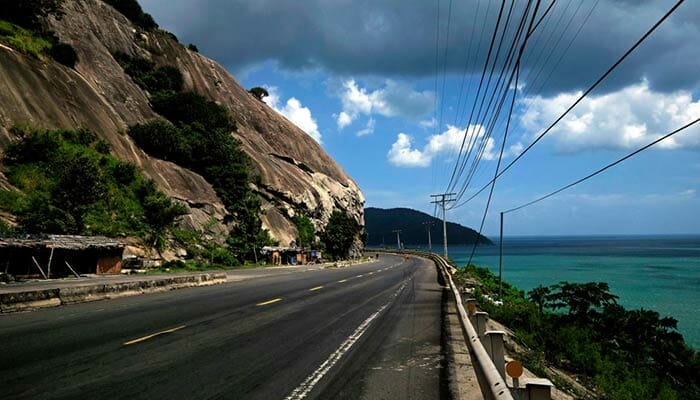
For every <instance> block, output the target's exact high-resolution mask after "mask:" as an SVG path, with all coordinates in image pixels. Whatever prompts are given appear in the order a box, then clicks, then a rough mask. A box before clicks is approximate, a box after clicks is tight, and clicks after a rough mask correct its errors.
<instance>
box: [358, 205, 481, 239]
mask: <svg viewBox="0 0 700 400" xmlns="http://www.w3.org/2000/svg"><path fill="white" fill-rule="evenodd" d="M429 221H430V222H433V224H432V227H431V231H430V232H431V235H432V241H433V248H436V247H439V246H441V245H442V220H440V219H437V218H433V217H432V216H430V215H428V214H426V213H424V212H421V211H416V210H412V209H410V208H390V209H383V208H374V207H368V208H365V227H366V229H367V234H368V238H367V245H368V246H381V245H382V244H385V245H387V246H392V247H395V246H396V233H394V232H393V231H395V230H401V241H402V242H403V244H404V245H406V246H414V245H421V246H422V245H427V244H428V232H427V228H426V225H424V224H423V223H424V222H429ZM477 237H478V240H479V243H480V244H489V245H492V244H493V243H492V242H491V241H490V240H489V239H488V238H487V237H486V236H482V235H479V234H478V232H476V231H475V230H473V229H470V228H467V227H465V226H462V225H459V224H455V223H454V222H448V223H447V243H448V244H450V245H463V244H474V241H475V240H476V238H477Z"/></svg>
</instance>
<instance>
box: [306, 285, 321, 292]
mask: <svg viewBox="0 0 700 400" xmlns="http://www.w3.org/2000/svg"><path fill="white" fill-rule="evenodd" d="M319 289H323V286H316V287H313V288H311V289H309V292H315V291H317V290H319Z"/></svg>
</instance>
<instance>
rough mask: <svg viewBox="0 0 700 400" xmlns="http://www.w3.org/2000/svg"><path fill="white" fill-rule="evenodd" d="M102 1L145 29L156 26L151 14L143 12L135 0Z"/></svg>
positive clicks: (151, 28)
mask: <svg viewBox="0 0 700 400" xmlns="http://www.w3.org/2000/svg"><path fill="white" fill-rule="evenodd" d="M104 2H105V3H107V4H109V5H110V6H112V7H114V8H115V9H116V10H117V11H119V12H120V13H122V14H123V15H124V16H125V17H127V18H128V19H129V21H131V22H133V23H134V25H136V26H139V27H141V28H143V29H146V30H153V29H156V28H158V24H156V21H155V20H154V19H153V17H152V16H151V14H148V13H145V12H144V11H143V9H142V8H141V5H139V2H138V1H136V0H104Z"/></svg>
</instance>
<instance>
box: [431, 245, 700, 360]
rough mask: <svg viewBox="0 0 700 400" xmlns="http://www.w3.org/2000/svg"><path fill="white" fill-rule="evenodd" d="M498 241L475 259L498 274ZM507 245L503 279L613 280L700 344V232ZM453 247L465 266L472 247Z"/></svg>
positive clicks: (622, 293) (523, 283)
mask: <svg viewBox="0 0 700 400" xmlns="http://www.w3.org/2000/svg"><path fill="white" fill-rule="evenodd" d="M492 240H493V239H492ZM497 241H498V239H496V240H494V243H496V245H495V246H480V247H478V248H477V252H476V254H475V256H474V261H473V262H474V263H475V264H477V265H479V266H483V267H488V268H489V269H491V270H492V271H493V272H494V273H495V274H498V243H497ZM503 245H504V250H503V253H504V258H503V280H504V281H507V282H509V283H511V284H513V285H515V286H517V287H518V288H519V289H521V290H525V291H528V290H530V289H532V288H533V287H535V286H538V285H540V284H541V285H552V284H555V283H558V282H560V281H570V282H590V281H599V282H600V281H602V282H607V283H608V284H609V285H610V289H611V291H612V292H613V293H614V294H616V295H618V296H619V297H620V299H619V300H618V302H619V303H620V304H622V305H623V306H625V307H626V308H645V309H651V310H655V311H657V312H659V314H661V315H662V316H671V317H674V318H676V319H677V320H678V329H679V331H680V333H681V334H683V336H684V337H685V339H686V341H687V342H688V343H689V344H690V345H691V346H693V347H695V348H696V349H700V236H699V235H694V236H586V237H584V236H578V237H506V238H505V239H504V240H503ZM434 250H436V251H440V249H437V248H434ZM448 251H449V256H450V258H452V259H453V260H454V261H455V262H457V264H459V265H460V266H462V265H465V264H466V263H467V261H468V259H469V254H470V253H471V247H465V246H451V247H449V249H448Z"/></svg>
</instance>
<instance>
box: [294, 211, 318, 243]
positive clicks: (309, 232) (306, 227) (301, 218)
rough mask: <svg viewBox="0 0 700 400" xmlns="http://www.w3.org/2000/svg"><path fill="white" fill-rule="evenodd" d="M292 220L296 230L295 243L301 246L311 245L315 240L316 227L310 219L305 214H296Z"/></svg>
mask: <svg viewBox="0 0 700 400" xmlns="http://www.w3.org/2000/svg"><path fill="white" fill-rule="evenodd" d="M293 221H294V225H296V227H297V232H298V236H297V244H298V245H299V246H301V247H311V246H313V245H314V242H315V241H316V229H315V228H314V224H313V223H312V222H311V219H309V217H307V216H306V215H296V216H295V217H294V218H293Z"/></svg>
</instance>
